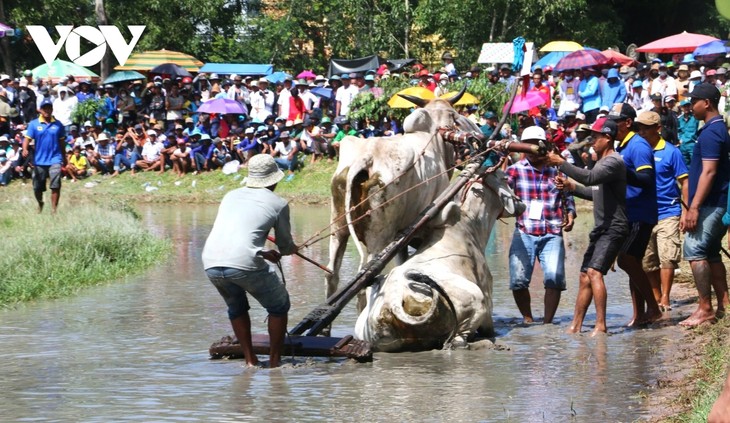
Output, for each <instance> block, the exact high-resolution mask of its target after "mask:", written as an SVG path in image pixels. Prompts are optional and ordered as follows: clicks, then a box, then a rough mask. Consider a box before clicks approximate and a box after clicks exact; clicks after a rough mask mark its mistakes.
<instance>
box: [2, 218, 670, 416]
mask: <svg viewBox="0 0 730 423" xmlns="http://www.w3.org/2000/svg"><path fill="white" fill-rule="evenodd" d="M142 212H143V215H144V220H145V223H146V224H147V225H149V226H150V228H151V229H152V230H153V231H155V232H156V233H158V234H159V235H160V236H166V237H170V238H171V239H173V241H174V245H175V248H174V250H173V252H172V253H171V257H170V258H169V260H168V261H167V262H166V263H165V264H163V265H160V266H159V267H158V268H155V269H152V270H150V271H148V272H146V273H145V274H143V275H140V276H136V277H130V278H128V280H125V281H122V282H119V283H114V284H111V285H106V286H100V287H95V288H92V289H89V290H86V291H84V292H83V293H82V294H81V295H78V296H76V297H74V298H68V299H61V300H54V301H43V302H38V303H33V304H28V305H24V306H20V307H18V308H16V309H13V310H4V311H0V410H2V411H1V416H2V417H0V419H1V420H2V421H86V422H108V421H126V420H135V421H167V420H175V421H182V420H187V421H322V420H325V419H326V420H335V421H337V420H349V421H390V420H395V421H446V420H448V421H504V420H511V421H520V422H521V421H632V420H635V419H638V418H642V417H647V411H646V409H645V400H643V399H642V395H641V393H642V392H643V391H646V390H648V389H649V388H647V386H649V385H651V384H653V383H655V380H656V378H657V375H658V374H659V363H660V360H661V356H662V354H661V351H662V348H663V345H665V343H666V342H667V339H668V338H674V337H676V336H677V335H676V334H675V331H676V330H675V329H674V328H672V327H669V328H663V329H654V330H636V331H625V330H623V329H622V325H623V324H624V323H626V322H627V321H628V319H629V317H630V306H629V299H628V296H627V294H628V285H627V281H626V280H625V276H624V274H623V273H621V272H616V273H611V274H610V275H609V276H608V279H607V285H608V292H609V297H608V323H609V331H610V332H611V335H610V336H608V337H604V338H601V339H590V338H589V337H587V336H585V335H582V336H568V335H565V334H563V330H564V329H565V327H566V325H567V323H568V322H569V320H570V318H571V316H572V306H573V301H574V299H575V294H576V289H575V288H576V284H577V282H576V279H577V271H578V269H577V266H578V263H579V262H580V257H581V251H582V250H583V249H584V248H585V242H586V238H587V230H588V225H589V224H590V222H589V221H590V220H591V219H590V217H586V216H585V215H584V216H583V218H582V219H581V220H580V221H579V225H578V227H577V228H576V229H575V231H574V232H573V233H571V234H569V236H568V243H569V244H570V247H569V248H568V251H569V253H568V266H567V274H568V275H569V282H568V286H569V289H568V291H567V292H565V293H564V296H563V299H562V301H561V304H560V308H559V310H558V315H557V320H558V324H555V325H549V326H542V325H533V326H528V327H524V326H521V325H519V324H518V323H516V322H517V320H518V319H517V317H518V316H519V314H518V312H517V310H516V308H515V306H514V304H513V300H512V297H511V293H510V292H509V290H508V289H507V284H508V270H507V250H508V247H509V240H510V238H511V236H512V230H513V229H512V225H511V224H509V225H505V224H500V223H498V224H497V230H496V231H495V233H494V235H493V239H492V240H491V241H490V245H489V247H488V257H489V260H490V266H491V269H492V272H493V274H494V277H495V288H494V292H495V317H496V321H497V329H498V332H499V338H498V342H499V343H500V344H503V345H505V346H506V347H507V349H503V350H492V349H482V350H478V351H429V352H422V353H415V354H414V353H407V354H376V355H375V360H374V362H373V363H369V364H354V363H351V362H348V361H328V360H326V359H309V360H307V359H301V358H287V359H286V365H285V367H284V368H282V369H277V370H266V369H259V370H244V369H243V368H242V367H241V362H240V361H210V360H208V354H207V348H208V346H209V345H210V344H211V342H213V341H215V340H217V339H218V338H219V337H220V336H222V335H224V334H228V333H229V332H230V329H229V324H228V321H227V319H226V314H225V306H224V303H223V301H222V300H221V298H220V297H219V295H218V293H217V292H216V291H215V289H214V288H213V287H212V286H211V285H210V284H209V282H208V281H207V280H206V279H205V277H204V273H203V270H202V267H201V262H200V252H201V249H202V246H203V243H204V241H205V238H206V236H207V234H208V231H209V230H210V227H211V225H212V222H213V219H214V217H215V212H216V209H215V207H211V206H187V205H186V206H184V207H173V206H148V207H142ZM327 213H328V212H327V210H326V208H324V207H321V208H317V207H302V206H298V207H295V208H294V215H293V226H294V230H295V233H296V239H297V240H302V239H304V238H305V237H306V236H309V235H311V234H312V233H313V232H315V231H316V230H317V229H319V228H321V227H322V226H324V224H325V222H326V221H327ZM326 248H327V246H326V243H321V244H319V245H318V246H317V247H315V248H312V249H310V250H309V251H307V254H308V255H310V256H311V257H312V258H314V259H315V260H318V261H322V262H325V261H326V257H327V252H326ZM355 255H356V254H355V251H354V249H352V248H351V249H350V250H349V251H348V255H347V258H346V261H345V270H344V271H345V273H347V274H353V273H354V269H355V266H356V258H355ZM284 269H285V270H286V278H287V283H288V287H289V290H290V293H291V298H292V311H291V314H290V326H293V325H294V324H295V323H296V322H298V321H299V319H301V317H303V316H304V315H305V314H306V313H307V312H308V311H309V310H310V309H311V308H312V307H313V306H314V305H316V304H318V303H320V302H321V300H322V297H323V295H324V294H323V293H324V285H323V277H322V273H321V271H320V270H318V269H316V268H315V267H313V266H311V265H310V264H307V263H305V262H303V261H302V260H298V259H296V258H285V260H284ZM541 291H542V288H541V287H540V284H535V283H533V289H532V293H533V309H534V314H535V316H536V317H537V316H541V315H542V307H541V303H542V296H541ZM263 319H264V313H263V312H262V310H261V309H260V307H259V306H258V305H254V307H253V309H252V320H253V326H254V331H255V332H264V331H265V327H266V326H265V323H264V322H263ZM593 319H594V314H593V311H592V309H591V311H590V312H589V315H588V317H587V321H586V323H587V325H590V324H592V323H593ZM354 322H355V312H354V308H352V307H349V308H347V309H346V310H345V311H344V313H343V314H342V315H341V316H340V318H338V320H337V321H336V324H335V326H334V329H333V333H334V334H335V335H344V334H347V333H351V331H352V328H353V326H354Z"/></svg>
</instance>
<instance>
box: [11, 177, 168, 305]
mask: <svg viewBox="0 0 730 423" xmlns="http://www.w3.org/2000/svg"><path fill="white" fill-rule="evenodd" d="M17 185H20V184H17ZM23 188H25V189H26V190H28V193H27V194H28V195H27V196H18V197H12V198H13V201H10V199H11V197H6V196H5V195H3V196H2V197H0V198H2V199H3V201H2V202H0V216H2V217H1V218H0V228H2V229H1V230H0V233H2V236H3V244H2V245H3V252H2V254H0V269H3V276H2V278H0V307H8V306H11V305H13V304H15V303H19V302H24V301H31V300H34V299H40V298H56V297H61V296H67V295H70V294H73V293H75V292H77V291H78V290H79V289H82V288H83V287H85V286H89V285H94V284H98V283H100V282H105V281H111V280H114V279H118V278H121V277H123V276H126V275H129V274H133V273H138V272H141V271H143V270H144V269H146V268H148V267H149V266H151V265H152V264H154V263H156V262H158V261H160V259H161V258H162V257H163V256H164V255H165V254H166V253H167V252H168V251H169V249H170V243H169V241H167V240H162V239H159V238H158V237H155V236H154V235H152V234H151V233H149V232H147V230H146V229H145V228H144V226H143V225H142V224H141V222H140V220H139V218H138V217H137V216H136V215H135V213H134V212H133V211H132V210H131V208H130V207H129V206H128V205H127V204H126V203H124V202H122V201H119V200H110V201H108V202H107V206H106V207H102V206H100V205H97V204H95V203H93V202H89V201H86V202H84V201H75V202H74V204H73V205H71V204H69V203H68V202H66V203H62V204H61V205H60V206H59V213H58V214H57V215H55V216H52V215H51V214H50V212H49V211H50V204H47V205H46V208H47V210H45V211H44V213H43V214H40V215H39V214H37V213H36V212H35V210H36V204H35V200H34V199H32V193H31V192H30V187H29V186H25V187H23ZM5 191H6V192H8V191H9V190H5ZM0 192H1V191H0ZM3 194H5V192H4V193H3ZM47 201H48V199H47ZM62 201H63V199H62ZM67 201H68V200H67Z"/></svg>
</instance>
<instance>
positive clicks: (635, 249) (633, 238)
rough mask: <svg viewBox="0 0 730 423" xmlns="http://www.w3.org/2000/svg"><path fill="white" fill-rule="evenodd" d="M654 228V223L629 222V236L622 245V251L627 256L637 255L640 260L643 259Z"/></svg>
mask: <svg viewBox="0 0 730 423" xmlns="http://www.w3.org/2000/svg"><path fill="white" fill-rule="evenodd" d="M653 230H654V224H653V223H645V222H634V223H629V236H628V237H626V241H624V245H622V246H621V252H622V253H624V254H626V255H627V256H631V257H636V258H637V259H638V260H639V261H641V260H643V259H644V254H646V247H647V246H648V245H649V240H650V239H651V231H653Z"/></svg>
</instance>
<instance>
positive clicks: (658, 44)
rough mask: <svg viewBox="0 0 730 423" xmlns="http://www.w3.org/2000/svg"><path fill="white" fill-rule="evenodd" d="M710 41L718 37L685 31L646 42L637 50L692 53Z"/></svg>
mask: <svg viewBox="0 0 730 423" xmlns="http://www.w3.org/2000/svg"><path fill="white" fill-rule="evenodd" d="M710 41H717V38H715V37H710V36H709V35H702V34H693V33H691V32H687V31H683V32H682V33H681V34H676V35H671V36H669V37H665V38H661V39H658V40H656V41H652V42H650V43H649V44H644V45H643V46H641V47H639V48H637V49H636V51H640V52H644V53H692V52H693V51H694V50H695V49H696V48H697V47H699V46H701V45H702V44H705V43H709V42H710Z"/></svg>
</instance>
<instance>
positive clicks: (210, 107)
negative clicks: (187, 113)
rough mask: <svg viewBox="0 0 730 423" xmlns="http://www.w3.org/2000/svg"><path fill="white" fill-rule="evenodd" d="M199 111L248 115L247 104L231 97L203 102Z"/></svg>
mask: <svg viewBox="0 0 730 423" xmlns="http://www.w3.org/2000/svg"><path fill="white" fill-rule="evenodd" d="M198 112H199V113H220V114H222V115H228V114H232V115H247V114H248V110H246V106H244V105H242V104H241V103H239V102H237V101H236V100H231V99H229V98H213V99H210V100H207V101H206V102H205V103H203V104H201V105H200V107H199V108H198Z"/></svg>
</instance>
